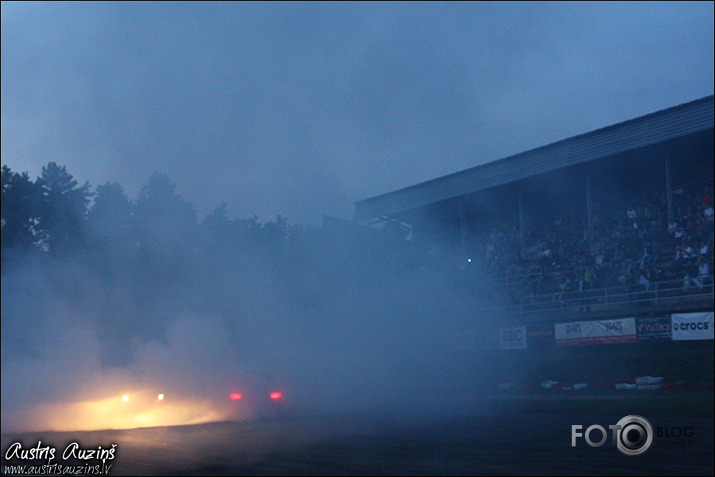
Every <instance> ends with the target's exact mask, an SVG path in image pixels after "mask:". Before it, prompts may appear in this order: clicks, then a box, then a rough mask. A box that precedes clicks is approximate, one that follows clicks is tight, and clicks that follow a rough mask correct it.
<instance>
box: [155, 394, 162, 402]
mask: <svg viewBox="0 0 715 477" xmlns="http://www.w3.org/2000/svg"><path fill="white" fill-rule="evenodd" d="M156 398H157V399H158V400H159V401H163V400H164V395H163V394H159V395H158V396H157V397H156Z"/></svg>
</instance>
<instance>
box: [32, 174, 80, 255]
mask: <svg viewBox="0 0 715 477" xmlns="http://www.w3.org/2000/svg"><path fill="white" fill-rule="evenodd" d="M37 182H38V184H39V186H40V190H41V194H42V201H41V205H40V223H39V225H40V227H41V228H42V229H43V230H44V232H45V234H46V245H47V247H48V248H49V251H50V253H51V254H52V255H63V254H67V253H69V252H71V251H74V250H75V249H77V248H80V247H82V246H83V245H84V242H85V235H86V230H85V220H86V214H87V206H88V205H89V201H90V198H91V197H92V193H91V191H90V185H89V182H85V184H84V185H83V186H82V187H77V181H76V180H75V179H74V178H73V177H72V175H71V174H69V173H68V172H67V168H66V167H65V166H61V167H60V166H58V165H57V164H56V163H54V162H49V163H48V164H47V165H46V166H45V167H43V168H42V175H41V176H40V178H39V179H38V181H37Z"/></svg>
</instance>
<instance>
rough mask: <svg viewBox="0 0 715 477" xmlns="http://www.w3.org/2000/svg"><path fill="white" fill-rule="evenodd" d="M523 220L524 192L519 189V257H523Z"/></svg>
mask: <svg viewBox="0 0 715 477" xmlns="http://www.w3.org/2000/svg"><path fill="white" fill-rule="evenodd" d="M525 222H526V220H524V193H523V192H522V191H519V248H520V250H519V255H520V256H521V258H524V233H525V232H526V230H524V228H525V225H526V224H525Z"/></svg>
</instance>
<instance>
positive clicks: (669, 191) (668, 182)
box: [665, 151, 673, 225]
mask: <svg viewBox="0 0 715 477" xmlns="http://www.w3.org/2000/svg"><path fill="white" fill-rule="evenodd" d="M665 194H666V199H667V200H668V225H670V224H671V223H672V222H673V183H672V179H671V175H670V153H669V152H668V151H665Z"/></svg>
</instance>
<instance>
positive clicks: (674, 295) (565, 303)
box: [495, 275, 715, 323]
mask: <svg viewBox="0 0 715 477" xmlns="http://www.w3.org/2000/svg"><path fill="white" fill-rule="evenodd" d="M714 298H715V293H714V288H713V276H712V275H710V276H709V277H708V278H705V279H703V280H702V285H701V286H698V285H697V284H695V283H693V279H690V284H689V286H688V287H687V288H686V287H685V281H684V280H683V279H679V280H667V281H662V282H653V283H650V284H649V286H648V287H647V288H646V287H644V286H639V285H628V286H615V287H607V288H598V289H591V290H584V291H571V292H563V293H561V292H556V293H549V294H545V295H534V296H531V297H529V298H528V299H525V300H522V301H521V302H520V303H518V304H514V305H505V306H497V307H495V311H498V312H501V313H504V314H509V315H512V316H515V317H518V318H519V319H520V321H523V322H524V323H526V322H535V321H543V320H552V319H553V318H554V316H553V315H554V314H562V315H569V314H577V313H578V314H583V315H584V316H589V315H597V314H599V315H600V314H606V313H612V312H615V311H621V310H624V311H640V312H647V311H649V310H658V309H659V308H666V307H673V306H681V305H682V306H687V305H688V304H697V303H700V302H704V301H708V300H709V301H710V302H712V301H713V300H714ZM626 309H627V310H626Z"/></svg>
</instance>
